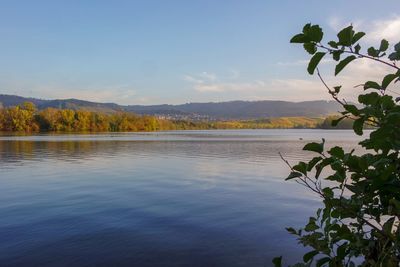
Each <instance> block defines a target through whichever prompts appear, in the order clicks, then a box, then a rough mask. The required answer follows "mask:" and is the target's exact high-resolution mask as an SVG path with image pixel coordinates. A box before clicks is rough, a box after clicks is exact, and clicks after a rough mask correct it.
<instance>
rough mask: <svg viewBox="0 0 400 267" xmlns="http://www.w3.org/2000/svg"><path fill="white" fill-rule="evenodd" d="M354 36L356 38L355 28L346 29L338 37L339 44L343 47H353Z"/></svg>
mask: <svg viewBox="0 0 400 267" xmlns="http://www.w3.org/2000/svg"><path fill="white" fill-rule="evenodd" d="M353 36H354V31H353V26H349V27H346V28H344V29H343V30H341V31H340V32H339V33H338V35H337V37H338V38H339V42H338V44H340V45H343V46H350V45H352V39H353Z"/></svg>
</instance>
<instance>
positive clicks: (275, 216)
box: [0, 130, 357, 266]
mask: <svg viewBox="0 0 400 267" xmlns="http://www.w3.org/2000/svg"><path fill="white" fill-rule="evenodd" d="M322 137H325V138H326V139H327V141H328V144H332V145H333V144H336V143H338V142H340V144H341V145H344V146H345V147H347V148H348V149H350V148H351V147H354V146H355V144H356V141H357V140H356V139H354V138H352V134H351V132H347V131H319V130H314V131H311V130H257V131H254V130H253V131H251V130H249V131H192V132H165V133H143V134H99V135H39V136H7V135H3V136H0V171H1V175H0V184H1V186H0V215H1V216H0V263H1V264H0V265H1V266H24V265H25V266H34V265H37V266H110V265H114V266H179V265H180V266H182V265H186V266H265V265H267V266H268V265H270V260H271V258H272V257H274V256H276V255H281V254H285V255H288V257H289V258H290V260H295V259H299V257H300V255H302V252H303V250H302V249H301V248H299V247H298V246H297V244H296V241H295V240H294V239H293V238H292V237H291V236H290V235H288V234H287V233H286V232H285V230H284V227H285V226H296V225H299V226H301V225H303V224H304V222H305V221H306V219H307V218H308V216H309V215H312V213H313V210H314V209H315V207H317V206H318V199H316V198H314V196H312V195H311V194H309V192H307V191H306V190H305V189H303V188H301V187H299V186H298V185H297V184H295V183H287V182H283V178H284V177H285V176H286V175H287V172H288V171H287V168H286V167H285V166H284V164H283V163H282V161H281V160H280V158H279V155H278V152H281V153H282V154H284V155H285V157H286V158H288V159H289V160H290V161H293V162H295V161H296V160H299V159H304V158H305V157H309V156H310V154H307V153H304V152H302V151H301V148H302V146H304V144H305V143H306V142H307V140H319V139H320V138H322ZM299 138H302V140H300V139H299Z"/></svg>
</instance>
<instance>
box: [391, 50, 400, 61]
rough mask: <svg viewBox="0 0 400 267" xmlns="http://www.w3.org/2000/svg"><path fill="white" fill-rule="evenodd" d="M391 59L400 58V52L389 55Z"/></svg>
mask: <svg viewBox="0 0 400 267" xmlns="http://www.w3.org/2000/svg"><path fill="white" fill-rule="evenodd" d="M389 59H390V60H392V61H395V60H400V52H393V53H391V54H390V55H389Z"/></svg>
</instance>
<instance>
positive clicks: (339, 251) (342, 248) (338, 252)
mask: <svg viewBox="0 0 400 267" xmlns="http://www.w3.org/2000/svg"><path fill="white" fill-rule="evenodd" d="M346 249H347V243H343V244H342V245H340V246H339V247H338V248H337V250H336V255H337V257H338V258H339V259H341V260H343V259H344V258H345V257H346Z"/></svg>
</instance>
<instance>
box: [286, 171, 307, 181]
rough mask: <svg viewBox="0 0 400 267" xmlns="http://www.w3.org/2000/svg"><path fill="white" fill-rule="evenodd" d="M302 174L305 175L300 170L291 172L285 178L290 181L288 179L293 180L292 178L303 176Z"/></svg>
mask: <svg viewBox="0 0 400 267" xmlns="http://www.w3.org/2000/svg"><path fill="white" fill-rule="evenodd" d="M301 176H303V175H302V174H301V173H299V172H291V173H290V174H289V176H288V177H287V178H286V179H285V181H288V180H291V179H295V178H298V177H301Z"/></svg>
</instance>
